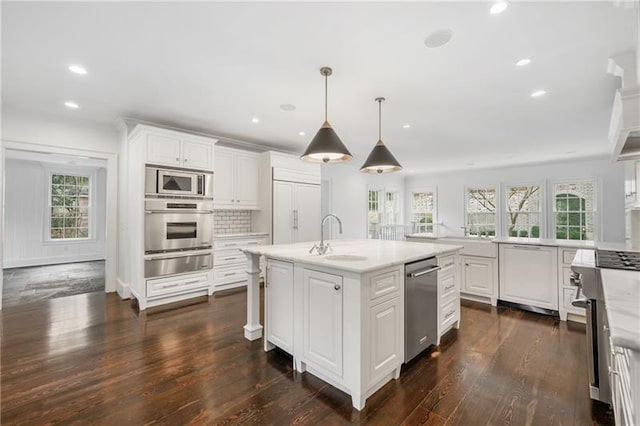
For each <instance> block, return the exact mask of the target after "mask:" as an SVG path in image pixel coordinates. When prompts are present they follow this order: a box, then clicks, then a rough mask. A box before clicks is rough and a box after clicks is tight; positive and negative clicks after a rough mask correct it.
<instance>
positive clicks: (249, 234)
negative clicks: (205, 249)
mask: <svg viewBox="0 0 640 426" xmlns="http://www.w3.org/2000/svg"><path fill="white" fill-rule="evenodd" d="M265 235H269V234H268V233H267V232H241V233H238V234H215V235H214V236H213V238H215V239H220V238H242V237H262V236H265Z"/></svg>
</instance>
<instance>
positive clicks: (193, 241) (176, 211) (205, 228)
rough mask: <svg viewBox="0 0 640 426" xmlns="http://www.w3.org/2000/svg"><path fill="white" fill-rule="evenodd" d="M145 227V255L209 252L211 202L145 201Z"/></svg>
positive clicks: (211, 225) (211, 219) (211, 223)
mask: <svg viewBox="0 0 640 426" xmlns="http://www.w3.org/2000/svg"><path fill="white" fill-rule="evenodd" d="M144 228H145V229H144V251H145V254H153V253H164V252H169V251H179V250H194V249H210V248H211V240H212V237H213V202H212V201H198V200H167V199H152V200H146V201H145V218H144Z"/></svg>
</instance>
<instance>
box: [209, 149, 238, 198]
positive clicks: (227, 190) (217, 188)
mask: <svg viewBox="0 0 640 426" xmlns="http://www.w3.org/2000/svg"><path fill="white" fill-rule="evenodd" d="M214 164H215V167H214V170H213V171H214V174H213V205H214V206H215V208H233V207H234V204H235V197H234V196H233V193H234V166H233V154H231V153H230V152H228V151H223V150H217V149H216V152H215V157H214Z"/></svg>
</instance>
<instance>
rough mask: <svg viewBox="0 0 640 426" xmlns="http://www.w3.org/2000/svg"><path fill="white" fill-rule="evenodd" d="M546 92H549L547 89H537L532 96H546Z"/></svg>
mask: <svg viewBox="0 0 640 426" xmlns="http://www.w3.org/2000/svg"><path fill="white" fill-rule="evenodd" d="M546 94H547V91H546V90H536V91H535V92H533V93H532V94H531V97H532V98H539V97H540V96H544V95H546Z"/></svg>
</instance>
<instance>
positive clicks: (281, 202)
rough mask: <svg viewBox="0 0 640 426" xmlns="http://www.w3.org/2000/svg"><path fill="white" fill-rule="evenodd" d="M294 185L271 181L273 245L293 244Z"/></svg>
mask: <svg viewBox="0 0 640 426" xmlns="http://www.w3.org/2000/svg"><path fill="white" fill-rule="evenodd" d="M294 185H295V184H293V183H291V182H281V181H273V244H289V243H293V242H294V234H293V233H294V229H293V188H294ZM318 226H319V225H318Z"/></svg>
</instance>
